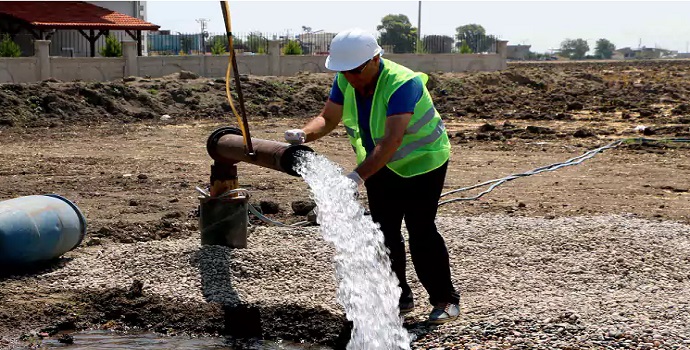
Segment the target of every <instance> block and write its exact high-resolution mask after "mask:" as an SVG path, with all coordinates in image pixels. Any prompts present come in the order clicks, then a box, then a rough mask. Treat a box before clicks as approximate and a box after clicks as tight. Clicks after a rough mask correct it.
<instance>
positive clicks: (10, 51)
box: [0, 34, 22, 57]
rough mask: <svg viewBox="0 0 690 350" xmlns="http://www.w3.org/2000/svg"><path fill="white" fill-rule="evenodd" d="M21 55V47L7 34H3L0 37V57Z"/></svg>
mask: <svg viewBox="0 0 690 350" xmlns="http://www.w3.org/2000/svg"><path fill="white" fill-rule="evenodd" d="M21 55H22V49H21V48H20V47H19V45H17V43H15V42H14V41H12V37H10V35H9V34H3V35H2V38H0V57H19V56H21Z"/></svg>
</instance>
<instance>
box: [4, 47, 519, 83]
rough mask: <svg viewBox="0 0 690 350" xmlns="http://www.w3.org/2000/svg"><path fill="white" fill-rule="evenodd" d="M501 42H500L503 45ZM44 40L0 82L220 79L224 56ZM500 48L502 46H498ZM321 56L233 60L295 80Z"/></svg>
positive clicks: (480, 62)
mask: <svg viewBox="0 0 690 350" xmlns="http://www.w3.org/2000/svg"><path fill="white" fill-rule="evenodd" d="M503 43H505V42H503ZM49 46H50V42H48V41H45V40H43V41H41V40H37V41H35V47H36V48H35V51H36V56H35V57H24V58H3V59H0V83H11V82H15V83H16V82H29V81H40V80H42V79H48V78H50V77H52V78H56V79H59V80H62V81H73V80H84V81H108V80H115V79H121V78H123V77H125V76H128V75H136V76H142V77H143V76H149V77H153V78H155V77H161V76H164V75H169V74H173V73H176V72H179V71H181V70H186V71H191V72H194V73H197V74H199V75H200V76H205V77H213V78H217V77H224V76H225V72H226V69H227V66H228V59H229V57H230V56H137V55H136V45H135V44H134V43H133V42H125V43H123V57H120V58H103V57H95V58H91V57H84V58H69V57H50V56H49V53H48V47H49ZM503 48H505V45H503ZM385 57H386V58H387V59H390V60H392V61H395V62H397V63H400V64H403V65H405V66H407V67H409V68H410V69H413V70H416V71H422V72H478V71H487V72H489V71H496V70H501V69H506V68H507V65H506V59H505V52H501V53H500V54H487V55H484V54H389V55H386V56H385ZM325 60H326V56H281V55H280V48H279V47H278V43H277V42H271V43H270V45H269V54H267V55H240V56H237V66H238V70H239V72H240V73H241V74H252V75H282V76H289V75H295V74H297V73H298V72H315V73H316V72H327V70H326V69H325V68H324V63H325Z"/></svg>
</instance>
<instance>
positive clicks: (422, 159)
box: [338, 60, 450, 177]
mask: <svg viewBox="0 0 690 350" xmlns="http://www.w3.org/2000/svg"><path fill="white" fill-rule="evenodd" d="M417 76H419V77H421V79H422V82H423V84H424V92H423V94H422V98H421V99H420V100H419V102H417V105H416V106H415V108H414V112H413V114H412V119H411V120H410V123H409V124H408V125H407V130H406V131H405V136H404V137H403V141H402V144H401V145H400V147H399V148H398V150H397V151H396V152H395V154H393V157H392V158H391V160H390V161H389V162H388V164H386V166H387V167H388V168H389V169H391V170H392V171H394V172H395V173H396V174H398V175H400V176H402V177H412V176H416V175H420V174H424V173H427V172H430V171H432V170H434V169H436V168H438V167H440V166H441V165H443V164H444V163H445V162H446V161H448V159H449V158H450V142H449V140H448V134H447V133H446V128H445V126H444V124H443V120H441V116H440V115H439V114H438V111H436V108H434V103H433V101H432V100H431V95H430V94H429V90H427V88H426V82H427V81H428V80H429V77H428V76H427V75H426V74H424V73H419V72H414V71H412V70H410V69H409V68H406V67H404V66H401V65H399V64H397V63H395V62H393V61H390V60H385V61H384V64H383V70H382V71H381V74H380V75H379V78H378V81H377V83H376V90H375V91H374V97H373V101H372V104H371V115H370V118H369V127H370V130H371V137H372V139H373V141H374V145H376V144H377V143H378V142H379V141H381V139H383V136H384V135H385V128H386V114H387V111H388V101H389V100H390V98H391V96H392V95H393V93H394V92H395V91H396V90H398V88H400V87H401V86H402V85H403V84H405V83H406V82H408V81H409V80H410V79H413V78H415V77H417ZM338 87H339V88H340V91H341V92H342V93H343V96H344V98H345V99H344V102H343V124H344V125H345V130H346V131H347V134H348V136H349V139H350V143H351V144H352V148H353V149H354V150H355V153H356V154H357V164H361V163H362V162H363V161H364V159H365V158H366V156H367V152H366V149H365V148H364V146H363V143H362V137H361V135H360V133H359V123H358V120H359V118H358V115H357V101H356V98H355V89H354V88H353V87H352V86H351V85H350V84H349V83H348V82H347V79H345V76H344V75H343V74H342V73H339V75H338Z"/></svg>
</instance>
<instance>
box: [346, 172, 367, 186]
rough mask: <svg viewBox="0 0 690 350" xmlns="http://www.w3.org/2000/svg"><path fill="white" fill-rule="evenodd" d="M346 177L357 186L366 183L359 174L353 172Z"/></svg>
mask: <svg viewBox="0 0 690 350" xmlns="http://www.w3.org/2000/svg"><path fill="white" fill-rule="evenodd" d="M345 177H347V178H348V179H350V180H352V181H353V182H354V183H356V184H357V186H360V185H362V184H363V183H364V180H362V177H361V176H359V174H358V173H357V172H356V171H353V172H351V173H349V174H347V175H345Z"/></svg>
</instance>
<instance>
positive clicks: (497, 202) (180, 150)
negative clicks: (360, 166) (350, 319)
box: [0, 61, 690, 345]
mask: <svg viewBox="0 0 690 350" xmlns="http://www.w3.org/2000/svg"><path fill="white" fill-rule="evenodd" d="M125 80H126V81H118V82H108V83H85V82H69V83H63V82H57V81H47V82H43V83H37V84H5V85H0V145H1V150H0V163H1V164H2V166H0V184H1V185H0V198H2V199H10V198H14V197H18V196H25V195H33V194H42V193H58V194H60V195H63V196H65V197H66V198H68V199H70V200H72V201H74V202H75V203H76V204H77V205H78V206H79V207H80V209H81V210H82V211H83V212H84V214H85V215H86V217H87V221H88V236H87V239H86V240H85V242H84V246H97V245H106V244H129V243H133V242H140V241H152V240H174V239H180V238H187V237H190V236H194V235H198V225H197V217H196V208H197V204H198V199H197V192H196V191H195V190H194V187H195V186H200V187H205V186H206V185H207V184H208V176H209V171H210V165H211V160H210V158H209V156H208V154H207V153H206V149H205V144H206V138H207V137H208V136H209V135H210V133H211V132H212V131H213V130H214V129H215V128H217V127H220V126H223V125H235V120H234V117H233V116H232V115H231V113H230V112H229V105H228V104H227V100H226V99H225V96H224V81H223V80H221V79H209V78H197V79H181V78H180V77H179V76H177V75H173V76H169V77H165V78H161V79H145V78H136V79H135V78H132V79H125ZM241 80H242V84H243V85H242V86H243V92H244V96H245V98H246V100H247V108H248V114H249V119H250V122H249V124H250V128H251V132H252V136H253V137H257V138H263V139H271V140H279V141H282V138H283V131H284V130H286V129H287V128H294V127H301V126H302V125H303V124H304V123H305V122H306V121H307V120H308V118H309V117H310V116H313V115H314V114H316V113H318V111H319V109H320V108H321V106H322V104H323V102H324V101H325V99H326V98H327V93H328V90H329V86H330V83H331V82H332V76H331V75H329V74H302V75H300V76H297V77H285V78H277V77H254V76H249V77H243V78H242V79H241ZM428 87H429V89H430V91H432V94H433V95H434V98H435V101H436V106H437V108H438V110H439V111H440V112H441V113H442V115H443V117H444V119H445V122H446V126H447V130H448V133H449V135H450V136H451V143H452V144H453V155H452V159H451V164H450V167H449V174H448V177H447V180H446V184H445V187H446V188H447V189H448V190H452V189H456V188H460V187H465V186H471V185H474V184H477V183H480V182H483V181H486V180H490V179H496V178H500V177H504V176H507V175H509V174H513V173H517V172H523V171H527V170H530V169H534V168H536V167H540V166H544V165H548V164H552V163H558V162H562V161H565V160H567V159H569V158H572V157H575V156H578V155H581V154H583V153H584V152H586V151H587V150H590V149H593V148H596V147H599V146H603V145H605V144H607V143H609V142H612V141H614V140H617V139H621V138H629V137H648V138H686V139H688V138H690V61H663V62H662V61H644V62H633V63H581V64H555V63H543V64H511V65H509V69H508V70H506V71H502V72H492V73H473V74H450V73H443V74H441V73H432V74H431V80H430V82H429V86H428ZM164 115H167V116H165V117H163V116H164ZM638 126H644V127H643V128H639V127H638ZM636 127H638V130H635V128H636ZM312 147H313V148H314V150H315V151H317V152H318V153H321V154H324V155H326V156H328V158H329V159H331V160H333V161H335V162H337V163H338V164H340V165H342V166H343V167H344V168H345V169H351V168H352V167H353V166H354V156H353V154H352V151H351V148H350V146H349V144H348V141H347V138H346V135H345V132H344V130H343V129H342V128H339V129H337V130H336V131H335V132H333V133H332V134H331V135H330V136H328V137H326V138H324V139H323V140H320V141H318V142H316V143H314V144H313V145H312ZM239 177H240V186H241V187H243V188H246V189H248V190H249V191H250V192H251V195H252V202H253V203H257V206H259V207H261V205H260V204H259V203H260V202H261V201H271V202H275V203H277V204H278V205H279V212H278V213H276V214H269V215H268V216H269V217H271V218H273V219H276V220H280V221H283V222H287V223H294V222H297V221H302V220H304V217H303V216H299V215H295V214H293V212H292V209H291V203H292V202H293V201H297V200H308V199H309V191H308V188H307V186H306V184H305V183H304V181H302V180H301V179H300V178H296V177H292V176H289V175H286V174H283V173H279V172H276V171H273V170H268V169H263V168H259V167H256V166H253V165H249V164H241V165H240V166H239ZM688 178H690V148H689V147H688V144H687V143H641V142H631V143H626V144H623V145H621V146H619V147H617V148H615V149H610V150H606V151H604V152H603V153H601V154H598V155H596V156H595V157H594V158H593V159H590V160H587V161H585V162H584V163H582V164H580V165H576V166H572V167H566V168H563V169H559V170H557V171H555V172H546V173H543V174H539V175H535V176H530V177H526V178H520V179H517V180H514V181H511V182H508V183H506V184H504V185H502V186H499V187H498V188H496V189H495V190H494V191H493V192H491V193H489V194H487V195H485V196H484V197H482V198H481V199H479V200H473V201H463V202H455V203H451V204H447V205H443V206H441V207H440V209H439V215H441V216H452V217H463V216H473V215H478V214H487V213H498V214H509V215H514V216H538V217H546V218H555V217H563V216H589V215H599V214H632V215H634V216H637V217H639V218H646V219H651V220H659V221H677V222H681V223H686V224H687V223H690V193H689V190H690V181H688ZM484 189H485V188H484ZM480 190H482V189H478V190H474V191H471V192H469V193H465V192H463V193H461V194H459V195H463V196H465V195H470V194H476V193H478V191H480ZM410 195H413V193H412V192H411V194H410ZM448 198H457V197H453V196H449V197H448ZM444 199H446V198H444ZM362 200H363V201H364V202H366V195H364V196H363V198H362ZM264 206H265V204H264ZM252 222H253V223H254V224H259V225H261V223H260V222H259V221H257V220H256V219H255V218H253V219H252ZM78 249H82V248H78ZM46 268H47V269H48V270H51V269H55V268H59V265H58V266H57V267H56V266H55V265H50V266H48V267H46ZM41 271H44V270H38V271H36V270H32V271H29V272H26V274H27V275H31V274H36V273H41ZM22 276H23V275H22V274H17V273H13V272H9V271H7V270H6V271H5V273H4V274H3V276H2V277H0V278H1V279H0V285H3V288H0V335H2V337H1V338H0V345H3V342H5V343H8V342H12V341H17V340H19V339H20V337H21V339H23V340H25V341H32V339H33V338H32V336H30V335H29V334H31V332H32V331H33V332H36V331H40V330H41V329H43V330H44V331H45V332H47V333H54V332H55V331H56V330H74V329H83V328H86V327H89V326H96V327H105V328H109V327H110V328H115V329H118V327H120V328H121V327H125V326H130V327H140V328H143V329H150V330H155V331H164V332H168V333H176V332H192V333H209V334H214V333H222V331H223V329H222V328H223V322H222V320H221V319H222V313H221V311H220V310H219V309H218V308H217V307H215V306H212V305H205V306H201V307H200V308H199V309H197V310H186V311H185V312H184V316H177V315H179V314H180V310H178V309H176V308H175V307H174V306H166V305H167V302H166V301H165V300H153V299H147V300H144V301H141V300H138V301H137V303H133V302H132V300H130V299H128V298H127V297H126V294H127V291H123V290H110V291H108V292H106V293H103V292H96V291H93V292H89V291H83V292H82V293H64V294H45V293H44V292H42V286H40V285H27V284H22V280H23V277H22ZM133 315H134V316H133ZM331 340H332V339H331ZM324 343H329V341H324Z"/></svg>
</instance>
